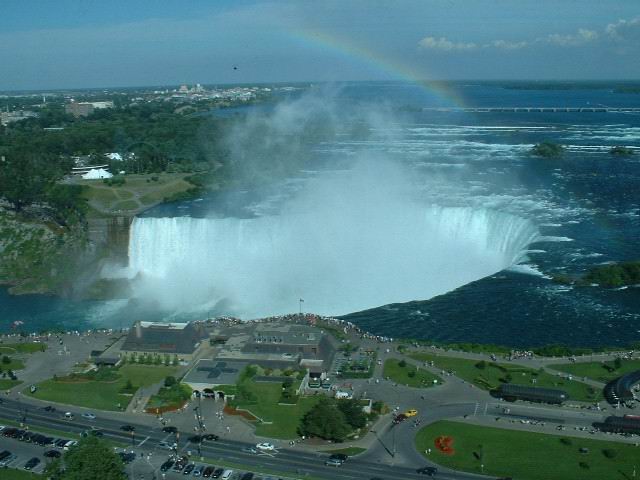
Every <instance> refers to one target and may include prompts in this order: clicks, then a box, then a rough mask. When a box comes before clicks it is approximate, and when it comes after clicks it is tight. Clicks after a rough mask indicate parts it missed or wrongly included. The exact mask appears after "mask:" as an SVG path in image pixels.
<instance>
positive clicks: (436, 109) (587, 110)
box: [422, 107, 640, 113]
mask: <svg viewBox="0 0 640 480" xmlns="http://www.w3.org/2000/svg"><path fill="white" fill-rule="evenodd" d="M422 111H424V112H454V113H456V112H458V113H492V112H507V113H525V112H526V113H555V112H564V113H640V107H424V108H423V109H422Z"/></svg>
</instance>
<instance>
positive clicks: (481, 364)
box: [476, 360, 487, 370]
mask: <svg viewBox="0 0 640 480" xmlns="http://www.w3.org/2000/svg"><path fill="white" fill-rule="evenodd" d="M476 368H479V369H480V370H484V369H485V368H487V362H485V361H484V360H480V361H479V362H478V363H476Z"/></svg>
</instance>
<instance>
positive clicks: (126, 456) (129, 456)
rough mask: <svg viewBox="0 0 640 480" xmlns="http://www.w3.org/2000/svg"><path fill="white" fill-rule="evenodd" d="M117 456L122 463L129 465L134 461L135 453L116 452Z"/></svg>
mask: <svg viewBox="0 0 640 480" xmlns="http://www.w3.org/2000/svg"><path fill="white" fill-rule="evenodd" d="M118 456H119V457H120V459H121V460H122V463H131V462H133V461H134V460H135V459H136V454H135V452H118Z"/></svg>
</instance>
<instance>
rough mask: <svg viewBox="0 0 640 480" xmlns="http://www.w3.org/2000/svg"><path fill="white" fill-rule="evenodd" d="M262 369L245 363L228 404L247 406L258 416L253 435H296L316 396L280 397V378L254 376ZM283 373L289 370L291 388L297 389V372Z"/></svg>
mask: <svg viewBox="0 0 640 480" xmlns="http://www.w3.org/2000/svg"><path fill="white" fill-rule="evenodd" d="M264 373H265V372H264V370H262V369H260V368H259V367H254V366H250V367H247V369H245V371H244V372H243V373H242V375H241V377H240V379H239V381H238V383H237V385H236V392H235V398H234V399H233V400H231V401H230V402H229V406H230V407H231V408H235V409H240V410H248V411H249V412H251V414H253V416H255V417H257V418H258V419H259V420H258V421H257V423H256V435H259V436H264V437H271V438H284V439H287V438H296V437H298V425H299V423H300V420H301V419H302V417H303V416H304V415H305V414H306V413H307V412H308V411H309V410H310V409H311V408H312V407H313V406H314V405H315V404H316V403H317V401H318V398H319V397H298V396H294V397H293V398H289V399H287V398H283V386H284V385H283V383H284V382H283V383H280V382H268V381H255V380H254V378H255V377H261V376H263V374H264ZM270 373H273V372H270ZM275 373H279V372H275ZM287 373H291V375H290V376H291V377H292V380H293V383H292V387H291V388H292V389H293V390H295V389H297V387H298V386H299V385H300V379H298V378H297V372H287ZM285 376H286V375H285Z"/></svg>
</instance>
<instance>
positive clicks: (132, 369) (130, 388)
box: [25, 364, 177, 411]
mask: <svg viewBox="0 0 640 480" xmlns="http://www.w3.org/2000/svg"><path fill="white" fill-rule="evenodd" d="M176 370H177V368H176V367H173V366H165V365H137V364H126V365H123V366H121V367H119V368H101V369H99V370H97V371H93V372H89V373H85V374H71V375H68V376H66V377H56V378H53V379H51V380H45V381H44V382H41V383H39V384H37V390H36V392H35V393H33V394H31V393H28V394H29V395H32V396H34V397H36V398H39V399H41V400H48V401H51V402H57V403H64V404H69V405H77V406H79V407H86V408H95V409H98V410H115V411H117V410H124V409H126V408H127V405H128V404H129V402H130V400H131V396H132V395H133V394H135V392H136V391H137V390H138V388H140V387H148V386H151V385H153V384H155V383H158V382H161V381H163V380H164V379H165V378H166V377H167V376H170V375H174V374H175V372H176ZM25 393H26V392H25Z"/></svg>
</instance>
